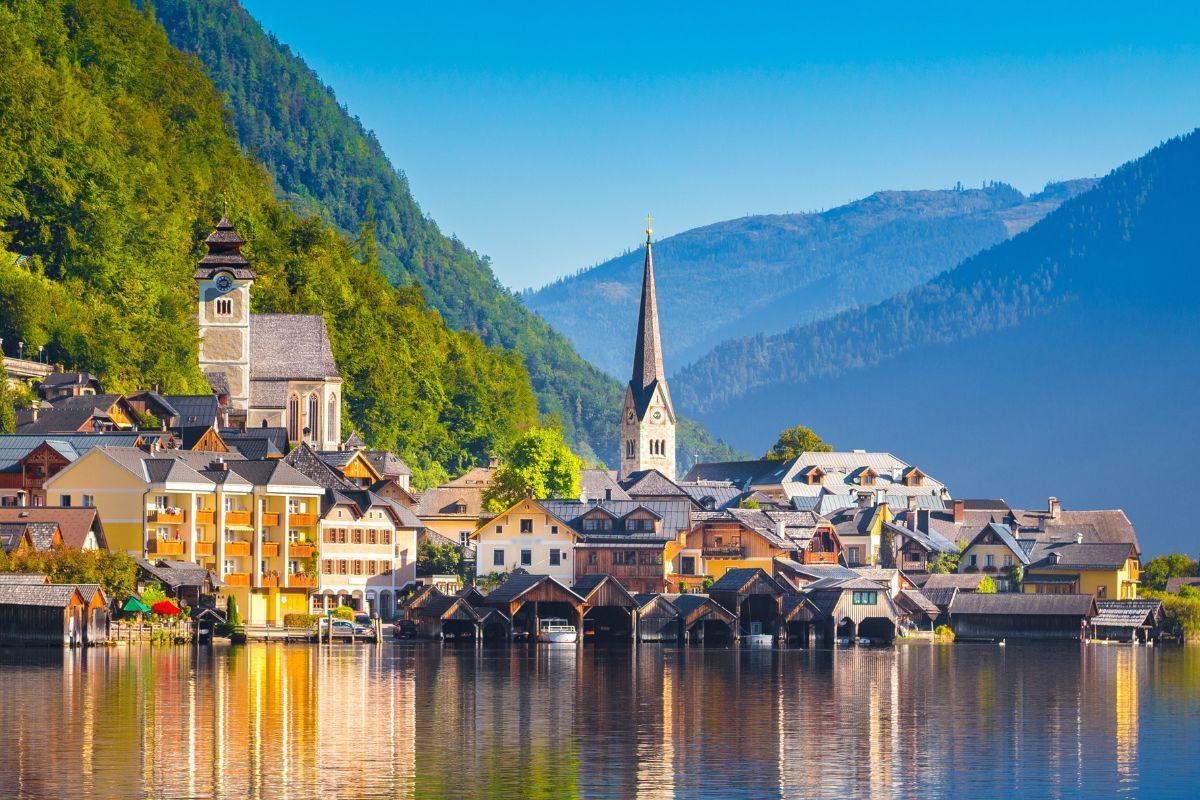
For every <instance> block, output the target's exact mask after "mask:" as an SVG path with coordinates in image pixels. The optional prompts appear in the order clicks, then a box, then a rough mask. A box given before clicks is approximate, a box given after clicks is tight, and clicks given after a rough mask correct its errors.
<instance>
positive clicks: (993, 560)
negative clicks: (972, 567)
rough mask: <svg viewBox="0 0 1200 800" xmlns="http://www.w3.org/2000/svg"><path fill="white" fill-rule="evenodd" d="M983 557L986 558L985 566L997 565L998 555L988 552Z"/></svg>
mask: <svg viewBox="0 0 1200 800" xmlns="http://www.w3.org/2000/svg"><path fill="white" fill-rule="evenodd" d="M983 558H984V566H987V567H994V566H996V557H995V556H994V555H992V554H991V553H988V554H987V555H985V556H984V557H983Z"/></svg>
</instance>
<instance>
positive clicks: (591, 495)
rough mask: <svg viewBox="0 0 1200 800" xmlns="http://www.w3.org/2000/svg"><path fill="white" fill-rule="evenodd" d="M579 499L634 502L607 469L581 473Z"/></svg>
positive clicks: (589, 470)
mask: <svg viewBox="0 0 1200 800" xmlns="http://www.w3.org/2000/svg"><path fill="white" fill-rule="evenodd" d="M579 498H580V499H581V500H632V499H633V498H631V497H630V496H629V495H628V494H627V493H626V492H625V490H624V489H623V488H621V484H619V483H617V479H616V477H615V476H614V473H612V472H610V471H609V470H606V469H582V470H580V471H579Z"/></svg>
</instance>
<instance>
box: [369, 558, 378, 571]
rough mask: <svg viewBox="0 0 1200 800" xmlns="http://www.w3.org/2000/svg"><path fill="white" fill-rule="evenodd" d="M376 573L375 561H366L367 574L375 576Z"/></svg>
mask: <svg viewBox="0 0 1200 800" xmlns="http://www.w3.org/2000/svg"><path fill="white" fill-rule="evenodd" d="M377 573H378V570H377V569H375V559H373V558H371V559H367V574H368V575H375V574H377Z"/></svg>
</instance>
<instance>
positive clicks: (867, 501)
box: [858, 492, 871, 508]
mask: <svg viewBox="0 0 1200 800" xmlns="http://www.w3.org/2000/svg"><path fill="white" fill-rule="evenodd" d="M869 505H871V495H870V494H868V493H867V492H859V493H858V507H859V508H866V507H867V506H869Z"/></svg>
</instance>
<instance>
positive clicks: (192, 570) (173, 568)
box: [134, 558, 222, 591]
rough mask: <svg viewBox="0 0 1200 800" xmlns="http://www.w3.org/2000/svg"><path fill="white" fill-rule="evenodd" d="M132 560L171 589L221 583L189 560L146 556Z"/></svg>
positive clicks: (215, 585)
mask: <svg viewBox="0 0 1200 800" xmlns="http://www.w3.org/2000/svg"><path fill="white" fill-rule="evenodd" d="M134 561H136V562H137V565H138V567H139V568H140V569H141V570H142V571H143V572H144V573H146V574H147V575H149V576H150V577H152V578H154V579H155V580H156V581H158V582H160V583H161V584H163V586H165V587H167V588H168V589H170V590H171V591H178V590H179V587H181V586H204V585H206V584H207V583H210V582H211V584H212V585H213V586H214V587H217V586H221V585H222V584H221V581H219V580H217V576H216V575H214V574H213V573H212V572H210V571H209V570H207V569H205V568H204V567H202V566H200V565H199V564H196V563H193V562H191V561H174V560H171V559H166V558H160V559H155V560H153V561H152V560H150V559H147V558H135V559H134Z"/></svg>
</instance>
